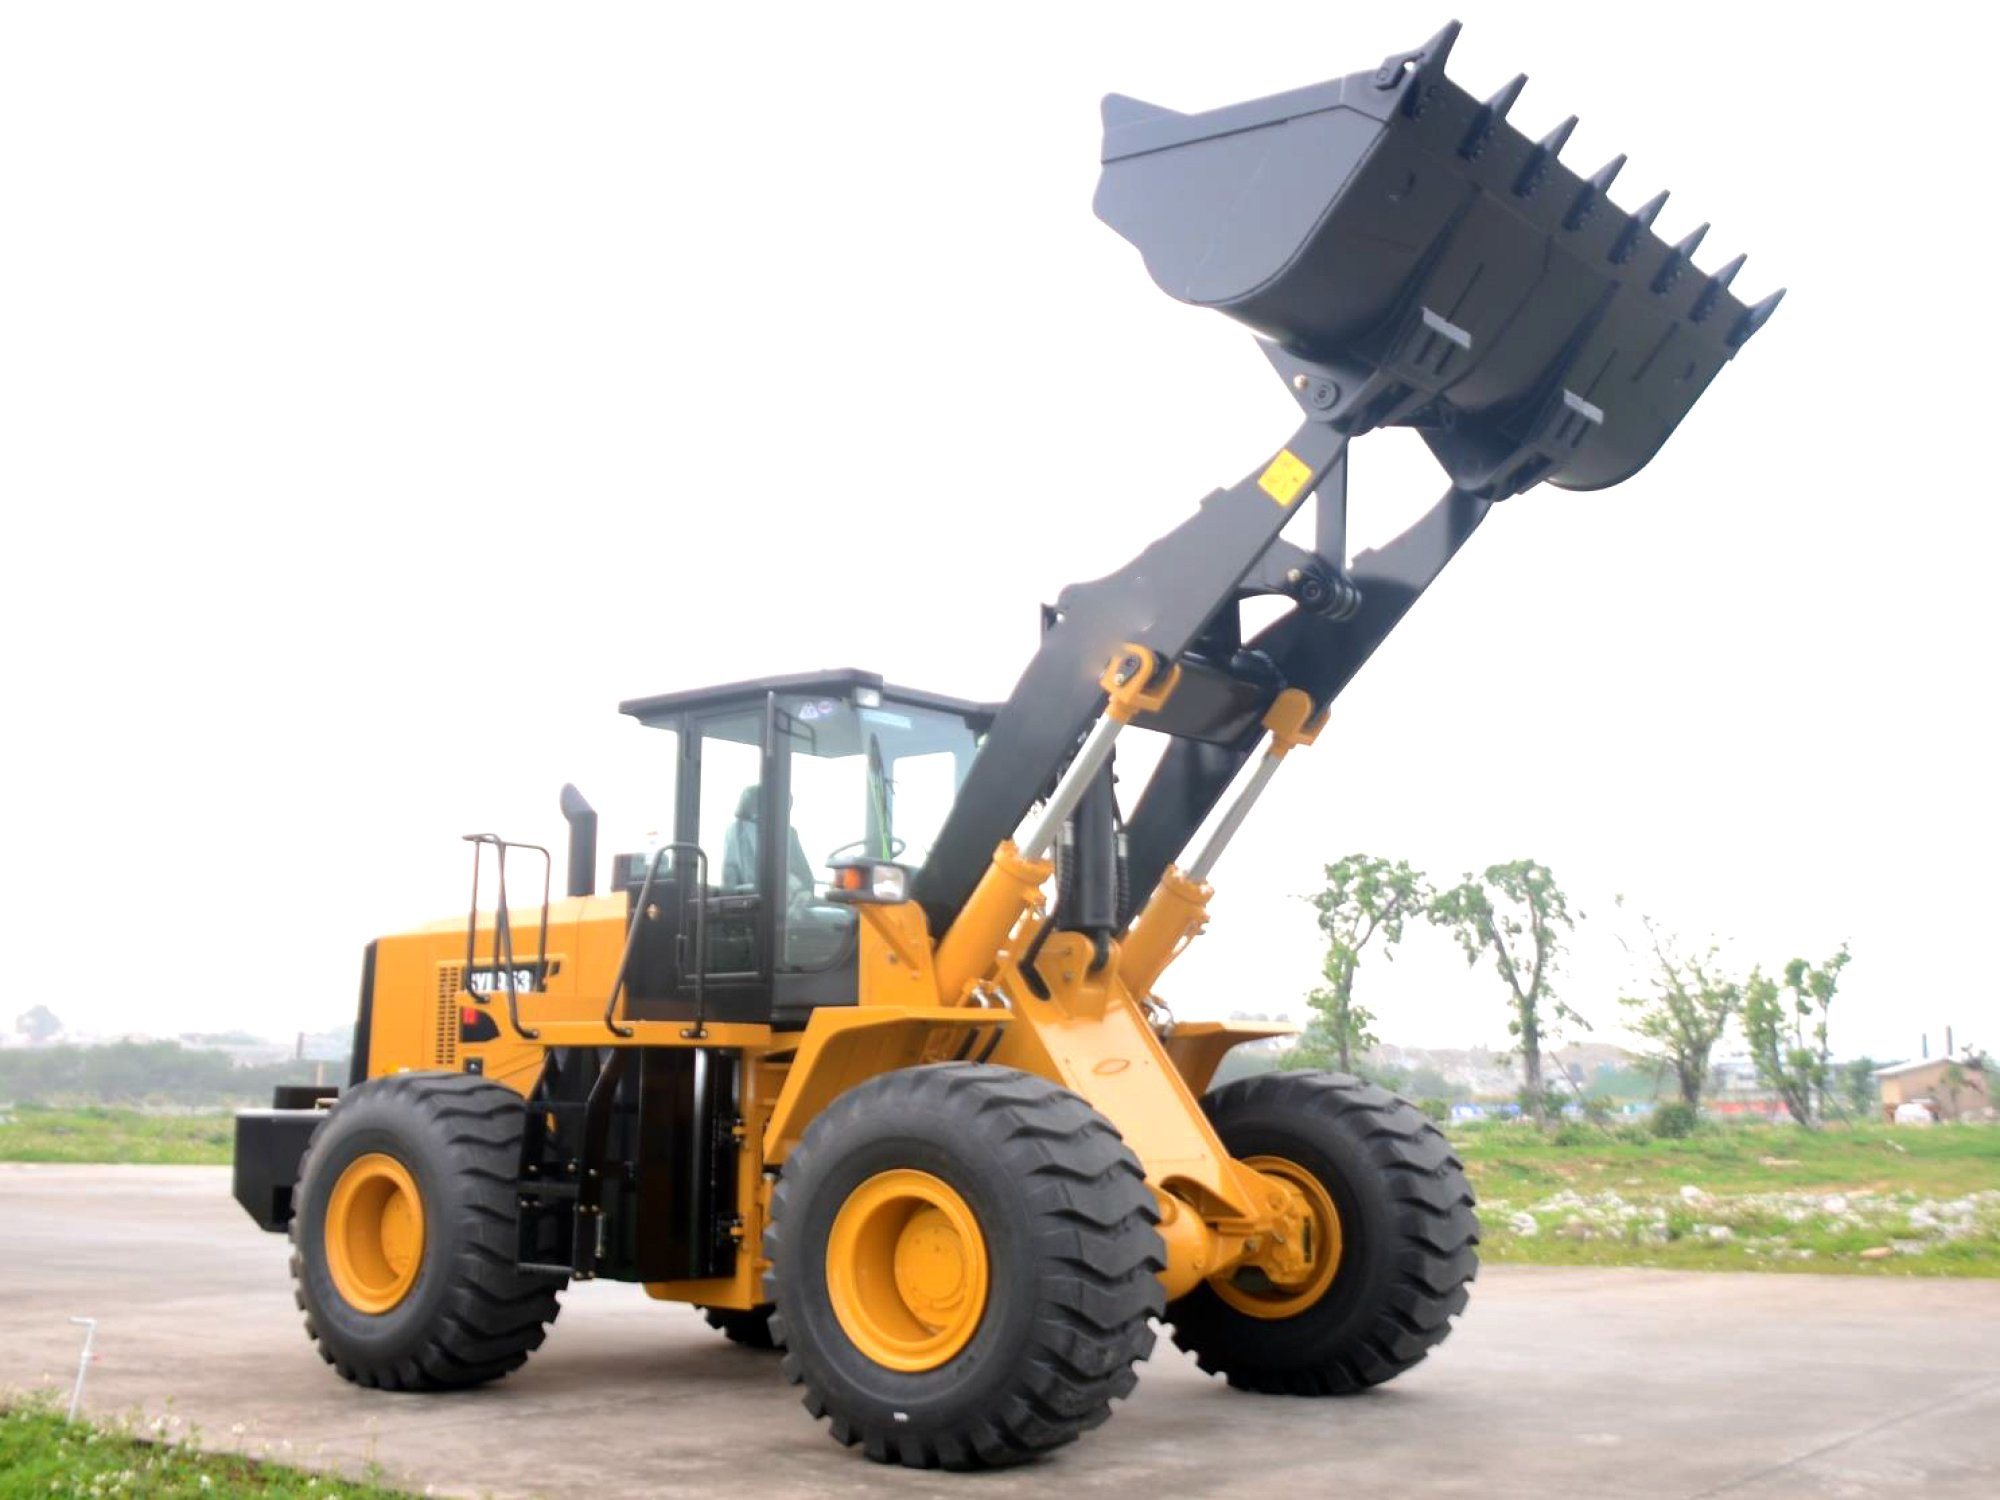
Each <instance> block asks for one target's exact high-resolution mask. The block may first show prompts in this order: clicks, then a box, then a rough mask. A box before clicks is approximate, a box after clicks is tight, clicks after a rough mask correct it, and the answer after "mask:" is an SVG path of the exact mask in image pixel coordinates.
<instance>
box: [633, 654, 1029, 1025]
mask: <svg viewBox="0 0 2000 1500" xmlns="http://www.w3.org/2000/svg"><path fill="white" fill-rule="evenodd" d="M619 707H620V710H621V711H622V712H624V713H627V714H630V715H631V716H632V717H634V718H635V719H638V720H639V721H640V722H641V723H642V724H645V725H647V726H649V727H651V728H655V729H664V730H668V731H670V732H671V734H672V739H671V740H670V741H668V742H667V743H669V744H672V745H673V746H674V747H675V748H674V750H673V751H672V752H671V753H672V754H673V761H672V772H671V774H672V777H673V781H672V786H673V791H672V794H671V806H672V808H673V816H672V833H671V834H670V835H664V836H662V837H661V839H660V840H659V843H658V845H657V847H656V848H654V849H649V850H646V851H642V852H638V853H631V854H621V855H619V856H618V857H617V858H616V859H615V860H614V861H613V866H612V871H613V873H612V880H613V883H614V886H615V887H616V888H617V889H621V890H624V891H626V892H627V893H628V895H629V899H631V900H632V901H633V902H634V904H635V906H636V905H638V903H639V898H640V897H641V895H642V894H643V896H644V898H645V900H644V904H643V906H640V907H639V921H638V923H637V925H636V936H635V939H634V946H633V951H632V958H631V965H630V968H629V970H628V974H627V983H628V987H629V994H630V1001H629V1005H630V1009H629V1014H630V1015H631V1016H632V1017H634V1018H637V1019H643V1020H655V1019H661V1020H664V1019H679V1018H692V1017H693V1016H694V1014H695V1005H696V1000H697V998H699V999H700V1001H701V1005H702V1010H703V1013H704V1014H705V1015H706V1017H707V1018H708V1019H709V1020H712V1021H747V1022H770V1023H771V1024H774V1025H778V1026H786V1027H790V1026H799V1025H803V1024H804V1022H805V1019H806V1016H807V1014H808V1013H809V1012H810V1011H811V1010H812V1009H813V1007H815V1006H819V1005H852V1004H854V1003H855V1001H856V999H857V993H858V976H857V968H856V955H857V952H858V946H859V934H858V932H857V925H856V918H855V913H854V909H853V908H852V907H851V906H843V905H840V904H837V903H835V902H833V901H831V900H829V899H828V898H827V886H828V881H829V880H830V879H831V870H830V868H829V866H830V864H831V862H832V861H834V860H836V859H842V858H847V857H850V856H854V855H864V856H867V857H868V858H871V859H877V860H891V861H894V862H895V863H898V864H902V865H905V866H907V867H909V868H910V869H912V870H915V869H917V868H919V867H921V866H922V864H923V862H924V859H925V856H926V855H927V854H928V853H929V851H930V846H931V842H932V840H934V839H935V838H936V837H937V834H938V831H939V830H940V829H941V828H942V827H943V826H944V820H945V815H946V814H947V813H948V812H950V810H951V806H952V802H953V800H954V799H955V798H956V797H957V795H958V789H959V786H960V784H961V783H962V782H963V781H964V779H965V775H966V772H967V771H968V770H969V769H970V768H971V765H972V758H973V755H974V754H975V753H976V752H977V750H978V748H979V743H980V740H981V738H982V737H983V736H984V734H985V732H986V730H987V728H988V727H989V726H990V725H991V723H992V722H993V717H994V715H995V713H997V712H998V709H997V707H996V706H995V705H993V704H985V703H971V702H967V701H965V700H963V699H959V698H947V697H943V696H941V695H939V694H936V693H925V692H919V691H916V690H914V689H911V688H901V687H894V686H890V685H888V684H885V683H884V682H883V681H882V679H881V678H880V677H877V676H875V675H874V674H873V673H869V672H856V671H840V672H816V673H811V674H807V675H803V676H797V677H780V678H765V679H763V680H761V681H756V682H739V683H731V684H728V685H726V686H722V687H713V688H704V689H701V690H699V691H695V692H686V693H667V694H664V695H662V696H659V697H654V698H640V699H634V700H633V701H631V702H628V703H624V704H621V705H619ZM663 748H664V746H663ZM649 871H650V874H651V883H650V885H649V884H648V874H649ZM697 990H699V992H700V993H699V996H697Z"/></svg>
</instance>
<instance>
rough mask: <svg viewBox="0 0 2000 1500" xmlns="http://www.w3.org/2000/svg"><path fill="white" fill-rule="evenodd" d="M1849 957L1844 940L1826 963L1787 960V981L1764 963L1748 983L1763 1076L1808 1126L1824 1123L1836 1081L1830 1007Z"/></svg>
mask: <svg viewBox="0 0 2000 1500" xmlns="http://www.w3.org/2000/svg"><path fill="white" fill-rule="evenodd" d="M1849 957H1850V955H1849V953H1848V950H1847V945H1846V944H1845V943H1842V944H1841V945H1840V951H1839V952H1838V953H1835V954H1834V955H1833V957H1831V958H1829V959H1828V960H1827V961H1826V962H1825V963H1823V964H1819V965H1813V964H1809V963H1807V962H1806V961H1805V960H1804V959H1802V958H1795V959H1793V960H1792V961H1791V962H1790V963H1788V964H1786V965H1785V977H1784V982H1783V983H1782V984H1780V983H1779V982H1778V981H1777V980H1774V979H1771V978H1769V977H1767V976H1766V975H1765V974H1764V972H1763V970H1762V969H1757V970H1753V971H1752V972H1751V975H1750V977H1749V979H1747V980H1745V981H1744V984H1743V1035H1744V1038H1745V1040H1747V1041H1748V1042H1749V1044H1750V1058H1751V1061H1752V1062H1753V1063H1754V1064H1755V1065H1756V1068H1757V1077H1758V1079H1759V1080H1760V1081H1761V1082H1762V1083H1763V1084H1764V1086H1765V1087H1766V1088H1769V1089H1771V1090H1773V1091H1774V1092H1776V1094H1777V1095H1778V1097H1779V1098H1780V1099H1782V1100H1784V1102H1785V1108H1786V1109H1788V1110H1790V1111H1791V1113H1792V1118H1793V1119H1794V1120H1797V1121H1798V1122H1799V1124H1801V1125H1803V1126H1805V1127H1806V1129H1808V1130H1817V1129H1819V1127H1820V1125H1821V1124H1822V1123H1823V1122H1824V1120H1825V1118H1826V1100H1827V1091H1828V1089H1829V1087H1830V1086H1831V1085H1832V1082H1833V1067H1832V1064H1831V1062H1830V1060H1829V1059H1830V1057H1831V1049H1830V1048H1829V1046H1828V1043H1827V1013H1828V1012H1829V1011H1830V1010H1831V1009H1832V1008H1833V997H1834V994H1835V993H1836V991H1838V989H1839V988H1840V971H1841V970H1842V969H1844V968H1846V967H1847V963H1848V959H1849Z"/></svg>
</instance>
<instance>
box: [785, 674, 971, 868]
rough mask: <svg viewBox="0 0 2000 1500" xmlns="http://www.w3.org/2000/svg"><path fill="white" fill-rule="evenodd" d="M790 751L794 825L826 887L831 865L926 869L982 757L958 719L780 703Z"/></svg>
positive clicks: (876, 706)
mask: <svg viewBox="0 0 2000 1500" xmlns="http://www.w3.org/2000/svg"><path fill="white" fill-rule="evenodd" d="M779 709H780V713H779V726H780V732H781V734H782V736H783V739H784V743H785V745H786V746H787V748H788V749H789V750H790V751H791V792H792V806H791V822H792V830H793V832H795V833H796V834H797V835H798V838H799V841H800V842H801V844H802V845H803V846H804V848H805V851H806V853H807V856H808V858H809V859H810V861H811V865H812V871H813V879H814V881H815V883H816V884H820V885H824V883H825V881H826V879H827V871H826V863H827V860H828V859H829V858H830V857H831V856H833V855H835V854H839V853H843V852H845V853H848V854H866V855H870V856H872V857H874V858H877V859H893V860H895V861H896V862H897V863H899V864H906V865H911V866H918V865H921V864H922V863H923V862H924V860H925V858H926V857H927V856H928V855H929V854H930V849H931V844H932V842H933V841H934V840H935V839H936V838H937V835H938V831H939V830H940V829H941V828H943V826H944V820H945V815H946V814H947V813H949V812H950V811H951V804H952V801H953V799H954V798H956V797H957V795H958V788H959V784H960V782H962V781H963V780H964V779H965V773H966V771H967V770H968V769H970V767H971V765H972V757H973V753H974V751H976V750H977V749H978V748H979V741H978V736H977V735H975V734H974V732H973V730H972V726H971V725H969V724H967V723H966V722H965V720H964V719H962V718H960V717H958V716H957V715H956V714H952V713H946V712H944V711H942V710H939V709H932V708H917V707H914V706H912V705H909V704H903V703H897V702H895V701H894V700H893V699H891V700H888V701H882V702H877V703H873V704H870V703H867V702H865V701H863V702H857V701H851V700H848V699H843V698H822V697H813V696H796V697H785V698H781V699H780V700H779Z"/></svg>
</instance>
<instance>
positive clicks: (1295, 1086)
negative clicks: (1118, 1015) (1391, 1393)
mask: <svg viewBox="0 0 2000 1500" xmlns="http://www.w3.org/2000/svg"><path fill="white" fill-rule="evenodd" d="M1202 1108H1203V1109H1204V1110H1205V1111H1206V1112H1207V1114H1208V1117H1209V1119H1210V1121H1212V1122H1213V1124H1214V1125H1215V1128H1216V1132H1217V1133H1218V1134H1219V1135H1220V1136H1221V1137H1222V1143H1223V1145H1225V1146H1227V1147H1228V1148H1229V1153H1230V1155H1232V1156H1234V1157H1236V1158H1237V1159H1238V1160H1242V1161H1248V1162H1249V1163H1250V1164H1251V1165H1253V1166H1256V1167H1258V1168H1259V1170H1263V1171H1267V1172H1270V1173H1272V1175H1274V1176H1278V1177H1280V1178H1290V1179H1291V1180H1292V1181H1293V1182H1294V1183H1295V1184H1296V1185H1298V1186H1299V1187H1300V1188H1301V1189H1302V1190H1304V1191H1305V1192H1306V1196H1307V1198H1308V1201H1309V1202H1314V1201H1316V1202H1319V1203H1324V1204H1326V1205H1327V1207H1328V1208H1330V1210H1331V1211H1332V1213H1333V1214H1334V1215H1335V1219H1336V1222H1335V1223H1334V1225H1333V1226H1332V1228H1333V1234H1332V1235H1331V1236H1329V1238H1330V1239H1332V1240H1336V1241H1337V1244H1338V1250H1337V1258H1336V1259H1335V1261H1334V1263H1333V1265H1332V1267H1331V1271H1332V1274H1331V1275H1330V1276H1328V1277H1326V1278H1325V1280H1324V1283H1323V1285H1321V1284H1319V1283H1314V1285H1318V1286H1319V1290H1318V1291H1317V1294H1316V1295H1315V1296H1313V1297H1311V1298H1310V1299H1302V1298H1300V1297H1299V1296H1298V1295H1297V1294H1296V1293H1291V1292H1289V1291H1288V1290H1287V1289H1284V1288H1274V1287H1272V1286H1271V1285H1270V1284H1269V1283H1268V1281H1266V1282H1262V1283H1260V1282H1259V1281H1258V1278H1257V1276H1256V1274H1255V1273H1254V1272H1250V1273H1245V1272H1240V1271H1239V1272H1237V1273H1235V1275H1234V1276H1233V1277H1232V1279H1231V1281H1230V1282H1229V1283H1228V1284H1227V1285H1225V1286H1222V1287H1220V1288H1218V1287H1217V1286H1216V1285H1215V1284H1214V1283H1205V1284H1203V1285H1202V1286H1198V1287H1196V1288H1195V1289H1194V1290H1193V1291H1192V1292H1189V1293H1188V1294H1187V1295H1186V1296H1184V1297H1182V1298H1180V1299H1179V1300H1178V1301H1176V1302H1175V1303H1173V1305H1172V1306H1170V1307H1169V1308H1168V1309H1167V1320H1168V1322H1169V1323H1170V1324H1171V1325H1172V1327H1173V1337H1174V1342H1175V1343H1176V1344H1178V1345H1179V1346H1180V1347H1181V1348H1183V1349H1185V1350H1187V1351H1188V1352H1189V1353H1191V1354H1193V1355H1194V1357H1195V1362H1196V1363H1197V1364H1198V1365H1200V1366H1201V1368H1202V1369H1203V1370H1206V1371H1207V1372H1209V1373H1210V1374H1212V1375H1222V1376H1224V1377H1225V1378H1226V1379H1227V1380H1228V1381H1229V1383H1230V1384H1231V1385H1232V1386H1236V1387H1238V1388H1240V1389H1243V1390H1250V1391H1261V1392H1266V1393H1270V1394H1282V1395H1295V1396H1335V1395H1349V1394H1352V1393H1354V1392H1357V1391H1362V1390H1366V1389H1367V1388H1369V1387H1370V1386H1376V1385H1380V1384H1382V1383H1383V1382H1384V1381H1387V1380H1393V1379H1394V1378H1395V1377H1396V1376H1398V1375H1400V1374H1402V1373H1403V1372H1404V1371H1405V1370H1407V1369H1409V1368H1410V1367H1411V1366H1412V1365H1415V1364H1417V1363H1418V1362H1419V1361H1420V1360H1422V1359H1423V1358H1424V1356H1425V1355H1426V1354H1428V1353H1429V1352H1430V1351H1431V1350H1432V1349H1433V1348H1434V1347H1436V1346H1437V1345H1438V1344H1440V1343H1442V1342H1443V1341H1444V1339H1445V1337H1446V1335H1448V1334H1449V1333H1450V1332H1451V1320H1452V1319H1453V1318H1454V1317H1456V1316H1457V1315H1458V1314H1459V1313H1460V1312H1461V1311H1463V1310H1464V1308H1465V1303H1466V1296H1467V1286H1468V1284H1469V1283H1470V1282H1471V1281H1472V1279H1473V1277H1474V1276H1475V1275H1476V1274H1478V1270H1479V1257H1478V1252H1477V1249H1476V1247H1477V1245H1478V1243H1479V1220H1478V1219H1477V1217H1476V1216H1475V1215H1474V1213H1473V1198H1472V1189H1471V1187H1470V1186H1469V1185H1468V1184H1467V1182H1466V1180H1465V1173H1464V1170H1463V1169H1462V1168H1461V1167H1460V1165H1459V1161H1458V1158H1457V1157H1455V1156H1453V1155H1452V1153H1451V1147H1450V1144H1449V1143H1448V1142H1447V1141H1446V1140H1445V1138H1444V1136H1443V1135H1442V1134H1441V1133H1440V1132H1439V1131H1438V1130H1437V1128H1436V1127H1435V1126H1433V1125H1432V1124H1431V1123H1430V1121H1429V1120H1427V1119H1425V1118H1424V1116H1423V1115H1422V1114H1420V1113H1419V1112H1418V1111H1417V1110H1416V1109H1415V1108H1413V1107H1412V1106H1411V1105H1409V1104H1408V1103H1406V1102H1405V1101H1403V1100H1402V1099H1399V1098H1397V1097H1396V1096H1395V1095H1393V1094H1391V1093H1388V1092H1387V1091H1386V1090H1383V1089H1380V1088H1377V1087H1375V1085H1373V1084H1370V1083H1363V1082H1362V1081H1361V1080H1360V1079H1358V1078H1351V1077H1349V1076H1347V1075H1346V1074H1344V1073H1266V1074H1263V1075H1261V1076H1259V1077H1254V1078H1246V1079H1242V1080H1240V1081H1239V1082H1236V1083H1232V1084H1230V1085H1228V1086H1227V1087H1225V1088H1221V1089H1218V1090H1216V1091H1215V1092H1214V1093H1212V1094H1210V1095H1208V1096H1207V1097H1206V1098H1205V1099H1203V1101H1202Z"/></svg>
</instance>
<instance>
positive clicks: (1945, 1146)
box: [0, 1106, 2000, 1276]
mask: <svg viewBox="0 0 2000 1500" xmlns="http://www.w3.org/2000/svg"><path fill="white" fill-rule="evenodd" d="M7 1118H10V1119H11V1121H12V1123H10V1124H6V1125H0V1161H31V1162H102V1161H116V1162H147V1163H158V1162H180V1163H192V1164H209V1165H218V1166H220V1165H227V1163H228V1161H229V1153H230V1144H231V1140H232V1127H231V1124H230V1119H229V1116H228V1115H225V1114H216V1115H152V1114H141V1113H139V1112H137V1111H134V1110H119V1109H73V1110H55V1109H38V1108H31V1107H27V1106H23V1107H21V1108H18V1109H16V1110H14V1111H12V1113H11V1115H10V1116H8V1117H7ZM1631 1137H1632V1132H1631V1131H1630V1130H1629V1128H1628V1129H1627V1130H1624V1131H1603V1130H1594V1129H1589V1128H1586V1127H1581V1126H1569V1127H1565V1129H1563V1130H1562V1131H1559V1132H1557V1133H1555V1134H1554V1135H1544V1134H1541V1133H1539V1132H1537V1131H1535V1130H1533V1129H1532V1128H1530V1127H1528V1126H1525V1125H1503V1124H1480V1125H1465V1126H1454V1127H1452V1129H1451V1138H1452V1142H1453V1144H1454V1146H1455V1147H1456V1148H1457V1150H1458V1153H1459V1155H1460V1157H1461V1158H1462V1159H1463V1160H1464V1162H1465V1169H1466V1172H1467V1173H1468V1175H1470V1177H1471V1178H1472V1185H1473V1188H1474V1190H1475V1191H1476V1192H1477V1193H1478V1194H1479V1216H1480V1221H1481V1223H1482V1225H1483V1238H1484V1254H1485V1256H1486V1258H1487V1259H1488V1260H1492V1261H1500V1262H1512V1263H1516V1264H1523V1265H1544V1266H1549V1265H1556V1266H1569V1265H1579V1266H1635V1265H1636V1266H1666V1267H1672V1268H1675V1269H1681V1270H1728V1271H1846V1272H1856V1273H1863V1274H1868V1275H1888V1276H1895V1275H1904V1276H1912V1275H1918V1276H2000V1126H1978V1125H1961V1126H1936V1127H1934V1128H1932V1129H1929V1130H1923V1129H1911V1128H1902V1129H1896V1128H1892V1127H1889V1126H1886V1125H1860V1126H1847V1125H1835V1126H1830V1127H1829V1128H1827V1129H1826V1130H1823V1131H1820V1132H1818V1133H1813V1132H1808V1131H1804V1130H1799V1129H1797V1128H1795V1127H1793V1126H1788V1125H1727V1126H1709V1127H1705V1128H1704V1129H1703V1130H1701V1131H1700V1132H1699V1133H1697V1134H1696V1135H1693V1136H1691V1137H1689V1138H1688V1139H1686V1140H1679V1141H1661V1140H1653V1139H1651V1138H1639V1139H1633V1138H1631ZM1871 1251H1872V1252H1875V1253H1874V1254H1872V1255H1871V1254H1869V1252H1871Z"/></svg>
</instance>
